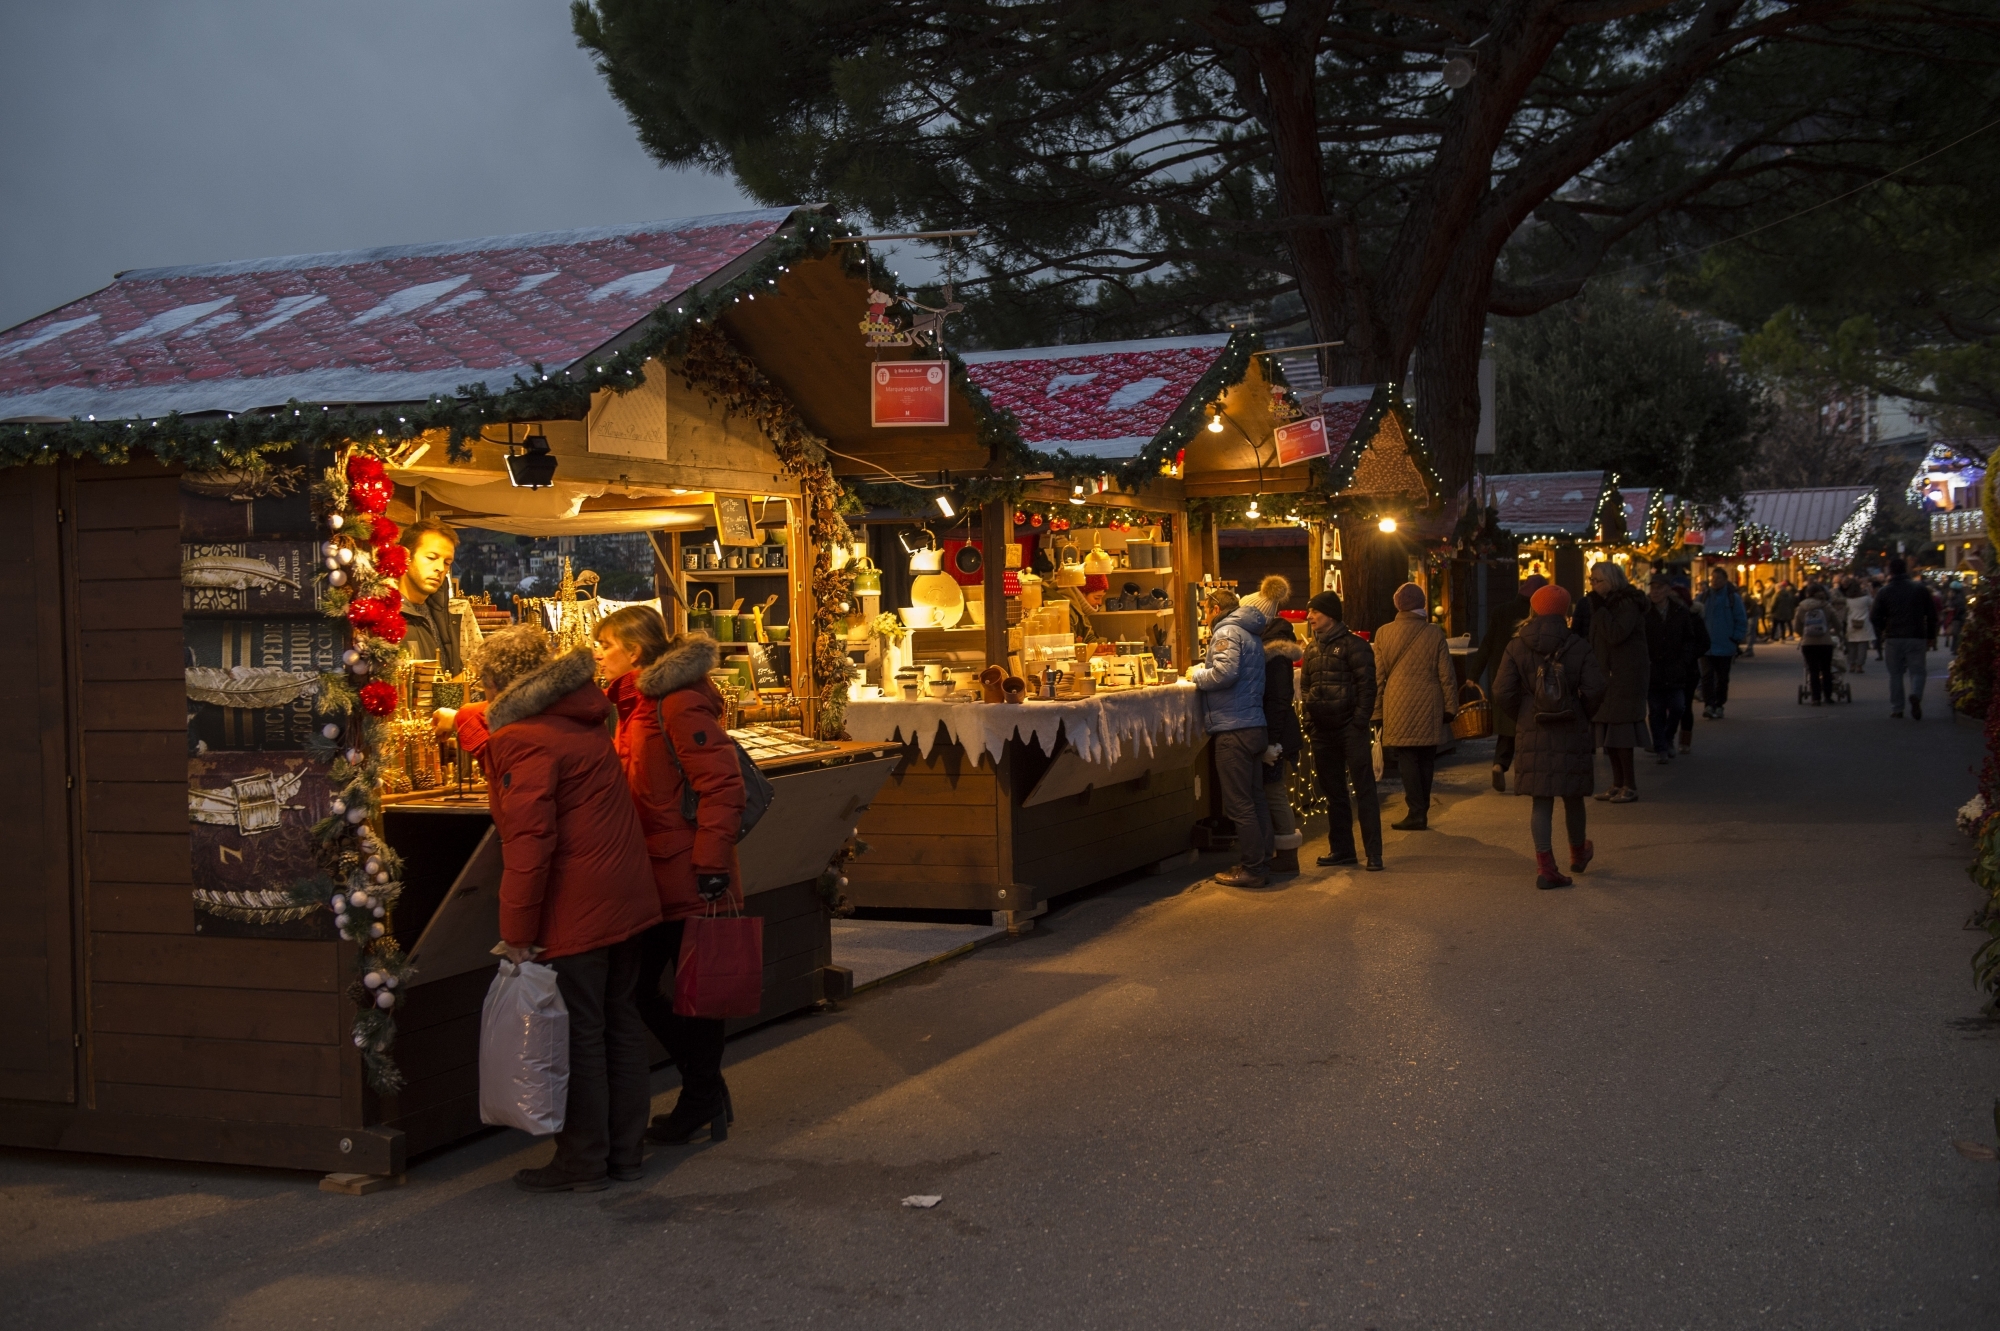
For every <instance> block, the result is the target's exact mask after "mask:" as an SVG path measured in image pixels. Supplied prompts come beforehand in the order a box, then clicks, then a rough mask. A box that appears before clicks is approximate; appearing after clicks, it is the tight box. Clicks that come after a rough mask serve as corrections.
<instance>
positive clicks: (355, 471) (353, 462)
mask: <svg viewBox="0 0 2000 1331" xmlns="http://www.w3.org/2000/svg"><path fill="white" fill-rule="evenodd" d="M386 474H387V468H385V467H384V466H383V465H382V459H381V458H378V457H375V456H374V455H372V454H369V453H354V454H351V455H349V457H348V459H347V483H348V484H349V485H352V484H353V483H354V482H356V481H379V480H381V479H382V477H383V476H384V475H386Z"/></svg>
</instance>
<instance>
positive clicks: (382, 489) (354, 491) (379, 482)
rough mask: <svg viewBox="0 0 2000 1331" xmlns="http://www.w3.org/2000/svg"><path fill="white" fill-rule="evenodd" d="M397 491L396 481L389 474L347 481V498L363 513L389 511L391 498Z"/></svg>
mask: <svg viewBox="0 0 2000 1331" xmlns="http://www.w3.org/2000/svg"><path fill="white" fill-rule="evenodd" d="M395 493H396V486H395V482H393V481H391V480H390V479H389V478H388V477H387V476H375V477H368V478H363V479H362V480H358V481H349V482H348V483H347V500H348V502H349V503H350V504H352V505H353V506H354V507H355V509H356V510H358V511H359V512H362V513H369V514H381V513H386V512H388V511H389V499H390V497H391V496H392V495H394V494H395Z"/></svg>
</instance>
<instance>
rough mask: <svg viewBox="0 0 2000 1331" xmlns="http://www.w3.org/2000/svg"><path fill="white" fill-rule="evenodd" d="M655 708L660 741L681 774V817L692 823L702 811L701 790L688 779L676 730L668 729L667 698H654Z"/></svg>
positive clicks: (675, 768)
mask: <svg viewBox="0 0 2000 1331" xmlns="http://www.w3.org/2000/svg"><path fill="white" fill-rule="evenodd" d="M653 709H654V715H655V716H656V717H657V718H658V719H659V723H660V742H661V743H662V744H664V745H666V746H667V757H669V758H671V759H672V760H673V764H674V770H675V771H676V772H679V773H680V774H681V817H682V818H683V819H685V820H686V821H687V822H689V823H692V822H694V820H695V816H696V815H697V814H699V813H700V812H701V792H700V791H698V790H696V789H695V788H694V782H692V781H690V780H688V772H687V768H686V767H684V766H683V765H682V764H681V756H680V754H678V753H676V752H674V732H673V731H671V730H669V729H667V700H666V699H665V698H656V699H654V701H653Z"/></svg>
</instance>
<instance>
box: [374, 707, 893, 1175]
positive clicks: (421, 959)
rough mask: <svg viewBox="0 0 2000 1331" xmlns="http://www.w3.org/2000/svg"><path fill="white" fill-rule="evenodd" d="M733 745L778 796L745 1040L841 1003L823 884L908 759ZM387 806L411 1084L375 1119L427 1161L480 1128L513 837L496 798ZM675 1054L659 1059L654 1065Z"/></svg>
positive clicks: (777, 740)
mask: <svg viewBox="0 0 2000 1331" xmlns="http://www.w3.org/2000/svg"><path fill="white" fill-rule="evenodd" d="M731 734H733V735H734V736H735V737H736V738H737V740H738V742H740V743H742V744H743V745H744V747H745V750H746V751H747V752H750V753H751V754H752V755H753V757H754V758H755V759H756V761H757V764H758V767H759V769H760V770H762V771H764V772H766V773H767V774H768V775H769V776H770V778H771V784H772V785H773V787H775V789H776V795H775V797H774V798H773V800H772V803H771V807H770V809H769V810H768V811H767V812H766V814H765V816H764V819H763V821H761V822H759V823H758V824H757V826H756V827H754V828H753V829H751V832H750V835H749V836H747V837H745V838H744V840H743V843H742V845H741V846H740V847H738V855H739V857H740V860H741V864H742V869H743V885H744V910H745V912H746V913H747V914H750V915H755V916H760V917H762V919H763V920H764V1007H763V1010H762V1011H760V1012H759V1013H758V1014H757V1015H756V1016H755V1017H745V1018H738V1019H735V1020H733V1021H731V1022H730V1023H729V1026H730V1030H731V1031H732V1033H733V1032H735V1031H738V1030H742V1029H745V1028H748V1027H751V1026H756V1025H760V1024H762V1023H764V1022H767V1021H773V1020H776V1019H777V1018H779V1017H782V1016H785V1015H787V1014H789V1013H792V1012H797V1011H800V1010H801V1009H804V1008H809V1007H811V1006H813V1005H814V1004H815V1003H817V1002H819V1001H820V1000H821V999H822V998H823V997H827V996H828V995H829V976H828V974H827V971H828V968H829V967H831V966H832V964H833V944H832V934H831V931H830V929H829V924H828V921H829V917H828V913H827V908H826V902H825V900H824V898H823V897H822V896H821V893H820V890H819V877H820V874H821V872H822V871H823V870H824V869H825V868H826V865H827V862H828V861H829V860H830V859H831V858H832V857H833V855H834V853H835V852H836V851H837V850H838V849H839V848H840V846H841V845H842V844H843V843H844V842H845V841H846V840H847V838H848V837H849V836H850V835H851V834H852V832H853V830H854V827H855V824H856V821H857V818H858V817H859V816H861V814H862V811H863V810H865V809H866V808H867V807H868V803H869V800H870V799H871V798H872V797H873V796H874V795H875V793H876V791H877V790H878V788H879V787H880V786H881V785H882V783H883V781H884V780H885V779H886V778H887V777H888V775H889V773H890V772H891V771H892V770H893V769H894V768H895V767H896V766H897V763H898V761H899V759H898V758H896V757H885V756H883V755H884V754H885V753H889V752H893V750H894V746H891V745H882V744H865V743H829V742H826V741H818V740H807V739H805V738H803V737H802V736H800V735H799V734H798V733H797V732H796V731H790V732H787V731H782V730H779V729H778V728H776V727H761V726H760V727H749V728H746V729H744V730H739V731H732V732H731ZM385 804H386V807H385V808H384V810H383V835H384V837H385V839H387V841H388V842H389V844H390V845H391V846H393V847H394V848H395V849H396V851H397V853H398V854H400V855H401V856H402V857H403V863H404V887H403V896H402V899H401V901H400V902H399V904H398V907H397V911H396V915H395V920H396V932H397V941H398V942H399V943H400V944H401V945H402V947H403V948H404V950H405V951H406V952H407V953H408V954H409V958H410V964H411V966H412V967H413V968H414V970H415V976H414V977H413V979H412V980H411V982H410V987H409V990H408V993H407V997H406V998H405V1000H404V1006H403V1008H402V1009H401V1011H400V1013H399V1019H398V1027H399V1031H398V1036H397V1041H396V1049H397V1060H398V1062H399V1064H400V1065H401V1067H402V1069H403V1073H404V1076H405V1077H406V1078H407V1079H408V1084H407V1085H405V1086H404V1088H403V1089H402V1090H401V1091H400V1092H398V1093H397V1094H395V1095H389V1096H377V1095H375V1094H374V1092H372V1091H371V1092H368V1097H369V1103H368V1111H369V1112H368V1122H369V1124H370V1125H371V1126H380V1127H384V1128H395V1129H400V1130H401V1131H402V1132H403V1134H404V1136H405V1138H406V1142H407V1150H408V1151H409V1152H411V1153H415V1152H418V1151H424V1150H429V1149H431V1148H433V1147H436V1146H442V1145H444V1144H446V1143H448V1142H452V1141H455V1140H457V1139H458V1138H460V1137H463V1136H466V1135H468V1134H470V1133H473V1132H477V1131H479V1129H480V1122H479V1014H480V1008H481V1005H482V1004H483V1002H484V1001H485V997H486V989H487V986H488V985H489V984H491V983H492V980H493V971H494V967H495V966H496V965H497V964H498V963H497V962H496V961H495V959H494V957H493V954H492V947H493V944H494V943H495V942H496V941H497V940H498V939H499V937H500V876H501V860H500V838H499V834H498V833H497V832H496V831H495V830H494V827H493V820H492V817H491V816H490V815H489V814H488V812H487V806H486V797H485V794H484V792H483V791H465V792H460V791H457V790H443V791H438V792H425V793H418V794H413V795H404V796H399V797H393V802H389V801H385ZM835 996H837V995H835ZM664 1057H665V1053H664V1051H663V1050H660V1049H658V1048H657V1047H656V1048H654V1050H653V1061H654V1062H656V1063H657V1062H660V1061H661V1060H663V1059H664Z"/></svg>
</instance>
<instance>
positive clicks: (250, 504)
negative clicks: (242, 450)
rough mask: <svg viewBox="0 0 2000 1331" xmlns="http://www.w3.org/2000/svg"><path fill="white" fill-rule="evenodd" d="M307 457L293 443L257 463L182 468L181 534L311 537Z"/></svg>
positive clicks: (199, 538) (193, 537) (219, 538)
mask: <svg viewBox="0 0 2000 1331" xmlns="http://www.w3.org/2000/svg"><path fill="white" fill-rule="evenodd" d="M307 461H308V458H307V455H306V451H305V450H303V449H300V448H296V447H294V448H289V449H286V450H284V451H282V452H278V453H272V454H269V455H267V457H266V458H265V459H264V460H263V461H262V462H261V465H259V466H256V467H251V468H228V469H224V470H219V471H190V472H186V473H183V474H182V476H181V539H183V540H185V541H193V542H232V541H257V540H271V539H273V538H276V539H284V538H287V537H291V538H296V539H310V538H311V536H312V535H313V515H312V493H311V488H310V485H309V481H308V476H307V472H308V467H307ZM320 465H322V466H323V465H324V463H323V462H322V463H321V464H320Z"/></svg>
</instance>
